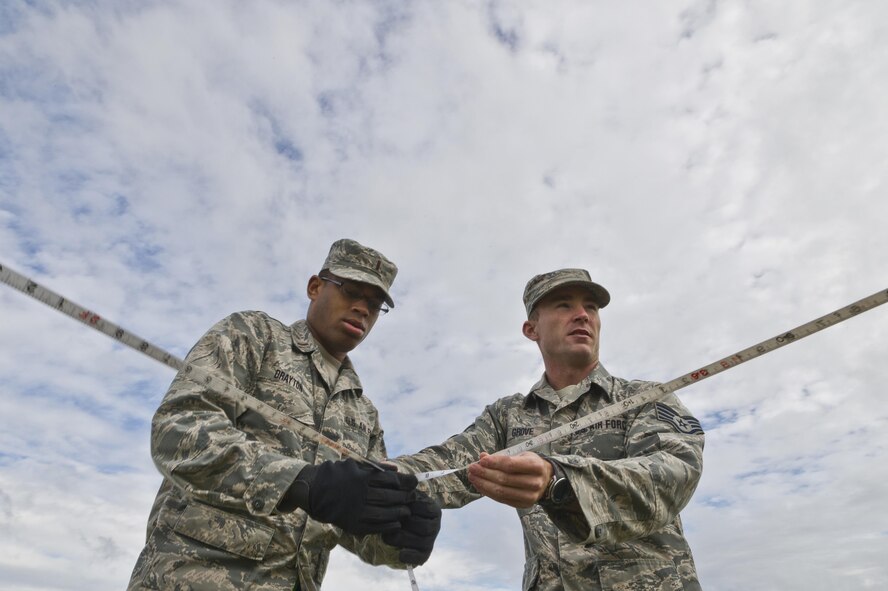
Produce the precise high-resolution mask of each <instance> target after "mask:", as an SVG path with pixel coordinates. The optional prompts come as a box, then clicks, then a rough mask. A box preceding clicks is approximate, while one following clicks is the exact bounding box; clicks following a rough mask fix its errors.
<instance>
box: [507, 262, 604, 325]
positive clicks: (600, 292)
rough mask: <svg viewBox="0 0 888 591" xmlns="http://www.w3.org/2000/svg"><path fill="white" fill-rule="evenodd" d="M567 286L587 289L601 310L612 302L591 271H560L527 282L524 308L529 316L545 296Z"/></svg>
mask: <svg viewBox="0 0 888 591" xmlns="http://www.w3.org/2000/svg"><path fill="white" fill-rule="evenodd" d="M565 285H579V286H582V287H585V288H587V289H588V290H589V291H591V292H592V295H594V296H595V302H596V303H597V304H598V307H599V308H604V307H605V306H606V305H608V303H609V302H610V299H611V296H610V294H609V293H608V291H607V290H606V289H604V288H603V287H602V286H600V285H598V284H597V283H595V282H594V281H592V278H591V277H590V276H589V271H587V270H585V269H559V270H557V271H552V272H550V273H543V274H542V275H537V276H535V277H534V278H533V279H531V280H530V281H528V282H527V286H526V287H525V288H524V307H525V308H526V309H527V316H528V317H530V313H531V312H533V308H534V306H536V305H537V303H538V302H539V301H540V300H541V299H543V296H545V295H546V294H547V293H549V292H550V291H552V290H553V289H555V288H556V287H563V286H565Z"/></svg>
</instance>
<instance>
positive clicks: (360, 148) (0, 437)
mask: <svg viewBox="0 0 888 591" xmlns="http://www.w3.org/2000/svg"><path fill="white" fill-rule="evenodd" d="M112 4H113V5H112ZM886 12H888V9H886V8H884V7H883V6H882V5H880V4H878V3H871V2H861V1H852V2H848V1H844V2H838V1H836V0H827V1H824V2H819V3H817V4H816V6H815V5H812V4H811V3H808V2H791V3H788V4H787V3H783V4H774V3H766V2H758V1H756V2H736V1H728V2H720V3H715V2H710V1H703V0H701V1H684V2H663V3H657V4H656V5H655V6H654V5H650V4H643V5H642V4H640V3H633V2H629V3H622V4H620V5H615V4H613V3H600V2H596V3H588V2H575V1H570V0H561V1H559V2H555V3H552V2H526V3H512V2H488V3H485V4H483V5H478V4H477V3H472V2H450V3H443V4H442V3H411V4H408V5H404V4H403V3H397V2H389V3H386V2H382V3H379V2H373V3H371V2H364V1H355V2H345V3H308V2H297V3H280V2H273V1H266V2H257V3H251V4H250V5H248V6H247V5H244V4H243V3H238V2H215V1H214V2H209V1H205V2H191V3H182V2H176V1H157V2H149V3H142V2H139V3H136V2H130V3H107V2H94V3H91V4H90V3H76V2H64V1H57V2H54V3H44V4H43V5H41V6H40V7H34V6H31V5H28V4H26V3H19V4H11V5H8V6H7V5H4V7H3V8H0V253H2V256H0V258H2V260H0V264H4V265H7V264H8V265H11V266H12V267H13V268H14V269H16V270H18V271H20V272H23V273H26V274H29V275H31V276H33V277H34V278H35V279H36V280H37V281H39V282H41V283H43V284H45V285H47V286H48V287H50V288H52V289H54V290H57V291H59V292H61V293H63V294H64V295H65V296H66V297H69V298H71V299H72V300H73V301H76V302H78V303H80V304H82V305H85V306H87V307H88V308H90V309H92V310H95V311H97V312H98V313H100V314H102V315H103V316H105V317H106V318H108V319H110V320H112V321H114V322H117V323H119V324H121V325H123V326H125V327H126V328H127V329H129V330H131V331H132V332H135V333H136V334H139V335H140V336H143V337H145V338H148V339H149V340H151V341H152V342H155V343H157V344H159V345H161V346H163V347H166V348H168V349H170V350H171V351H172V352H173V353H174V354H176V355H179V356H182V355H184V354H185V352H187V350H188V348H189V347H190V346H191V345H192V344H193V343H194V342H195V340H196V339H197V338H199V336H200V335H201V334H202V333H203V332H204V331H205V330H206V329H207V328H209V326H210V325H211V324H212V323H213V322H215V321H216V320H218V319H219V318H221V317H223V316H224V315H226V314H228V313H230V312H232V311H234V310H239V309H262V310H265V311H267V312H269V313H271V314H272V315H273V316H275V317H277V318H280V319H281V320H284V321H291V320H295V319H297V318H299V317H301V316H302V315H303V314H304V310H305V301H304V300H305V298H304V296H303V293H304V285H305V281H306V279H307V277H308V276H309V275H310V274H311V273H313V272H315V271H316V270H317V268H318V266H319V265H320V262H321V261H322V260H323V258H324V256H325V255H326V251H327V248H328V247H329V244H330V243H331V242H332V241H333V240H335V239H337V238H341V237H345V236H350V237H354V238H356V239H358V240H360V241H362V242H364V243H366V244H369V245H371V246H374V247H376V248H379V249H380V250H382V251H383V252H385V253H386V254H387V255H389V256H390V257H391V258H392V259H393V260H395V261H396V262H397V264H398V265H399V267H400V273H399V276H398V279H397V281H396V283H395V287H394V295H395V299H396V300H397V307H396V309H395V311H394V312H393V313H392V314H390V315H388V316H387V317H385V318H383V319H382V320H381V321H380V322H379V324H378V325H377V327H376V328H375V329H374V333H373V335H372V336H371V337H370V338H369V339H368V341H367V343H366V344H364V345H363V346H362V348H361V349H360V350H358V351H357V352H355V354H354V355H353V358H354V360H355V362H356V365H357V367H358V369H359V371H360V374H361V377H362V380H363V381H364V383H365V386H366V387H367V390H368V393H369V395H370V396H371V398H372V399H373V400H374V401H375V402H376V403H377V405H378V406H379V408H380V411H381V414H382V417H383V423H384V426H385V428H386V433H387V440H388V444H389V449H390V451H392V452H394V453H400V452H408V451H412V450H416V449H418V448H420V447H422V446H425V445H428V444H432V443H437V442H439V441H440V440H441V439H442V438H444V437H446V436H448V435H450V434H452V433H454V432H457V431H459V430H461V429H462V428H463V427H465V425H466V424H468V422H470V421H471V420H472V419H473V418H474V417H475V416H476V415H477V414H478V413H479V412H480V411H481V410H482V408H483V406H484V405H485V404H486V403H488V402H490V401H492V400H494V399H495V398H497V397H499V396H503V395H506V394H511V393H513V392H516V391H521V390H526V388H527V387H528V386H529V385H530V384H532V383H533V381H535V380H536V379H537V378H538V377H539V375H540V373H541V371H542V367H541V364H540V361H539V356H538V353H537V352H536V350H535V349H534V347H533V345H532V343H530V342H528V341H526V340H525V339H524V338H523V337H522V336H521V335H520V325H521V322H522V320H523V318H522V313H523V308H522V306H521V301H520V294H521V292H522V290H523V287H524V284H525V282H526V281H527V279H529V278H530V276H531V275H533V274H535V273H538V272H542V271H546V270H550V269H552V268H557V267H562V266H581V267H586V268H589V269H590V270H591V271H592V273H593V275H595V277H596V278H598V279H600V280H601V282H602V283H604V284H605V285H606V286H607V287H608V288H609V289H610V291H611V292H612V294H613V296H614V299H613V303H612V304H611V306H610V307H608V308H607V309H606V310H604V312H603V314H602V318H603V322H604V328H603V339H604V340H603V346H602V354H603V360H604V363H605V365H606V366H607V367H608V369H610V370H611V371H612V372H613V373H615V374H617V375H621V376H625V377H637V378H645V379H658V380H664V381H665V380H668V379H671V378H674V377H676V376H678V375H681V374H682V373H684V372H686V371H689V370H691V369H694V368H696V367H700V366H701V365H703V364H706V363H709V362H712V361H715V360H717V359H719V358H721V357H724V356H727V355H729V354H731V353H733V352H735V351H738V350H740V349H742V348H744V347H747V346H749V345H752V344H754V343H757V342H759V341H761V340H764V339H766V338H769V337H772V336H774V335H776V334H778V333H780V332H781V331H785V330H788V329H790V328H793V327H795V326H797V325H799V324H801V323H803V322H806V321H808V320H811V319H812V318H815V317H817V316H820V315H823V314H826V313H828V312H831V311H832V310H834V309H836V308H838V307H840V306H843V305H845V304H848V303H850V302H851V301H853V300H855V299H857V298H860V297H863V296H866V295H869V294H870V293H872V292H874V291H876V290H878V289H884V288H885V287H888V286H886V285H885V284H884V283H885V277H884V262H883V257H882V256H880V255H881V252H882V251H884V250H885V249H886V247H888V240H886V238H885V232H884V229H883V227H882V226H884V220H885V219H886V215H888V210H886V205H885V200H884V199H883V198H882V193H883V192H884V191H883V189H884V186H885V180H884V171H883V169H884V165H883V164H884V162H885V159H886V155H888V139H886V138H888V133H886V131H888V129H886V127H888V116H886V114H885V110H884V108H882V103H883V102H884V99H883V96H884V95H885V92H884V90H885V89H884V86H885V84H886V82H885V80H886V76H885V73H886V69H888V58H886V55H888V53H886V41H885V40H884V35H882V34H881V33H882V31H881V29H880V25H879V23H882V22H885V18H886V16H888V15H886ZM886 312H888V311H886V310H883V309H878V310H875V311H873V312H868V313H866V314H865V315H863V316H861V317H860V318H855V319H852V320H850V321H848V322H847V323H844V324H842V325H841V326H838V327H835V328H830V329H829V330H827V331H825V332H824V333H822V334H818V335H814V336H811V337H810V339H808V340H806V341H804V342H802V343H799V344H794V345H793V346H792V347H789V348H787V349H783V350H781V351H778V352H775V353H773V354H771V355H769V356H767V357H766V358H762V359H757V360H754V361H751V362H750V363H749V364H747V365H744V366H742V367H738V368H737V369H734V370H732V371H731V372H728V373H726V374H724V375H719V376H715V377H713V378H712V379H711V380H708V381H706V382H705V383H701V384H699V385H695V386H693V387H692V388H689V389H687V390H685V391H683V392H682V393H681V396H682V398H683V400H684V401H685V402H686V403H687V405H688V406H689V407H690V408H691V409H692V410H693V411H694V412H695V413H696V414H697V415H698V416H699V417H700V418H701V419H702V420H703V421H704V425H705V426H706V427H707V428H708V439H707V447H706V468H705V470H704V476H703V480H702V482H701V484H700V488H699V489H698V491H697V493H696V495H695V497H694V500H693V502H692V503H691V505H690V506H689V507H688V508H687V509H686V510H685V512H684V514H683V518H684V523H685V526H686V528H687V530H688V535H689V538H690V541H691V544H692V547H693V549H694V552H695V555H696V558H697V563H698V569H699V571H700V575H701V578H702V581H703V584H704V586H705V587H707V588H717V589H725V590H731V589H746V588H755V589H780V590H786V589H833V588H848V589H878V588H883V587H885V586H886V584H888V570H886V568H885V566H884V564H883V563H884V560H883V557H884V555H885V554H886V551H888V520H886V518H885V517H884V511H882V510H881V507H880V505H879V503H880V499H883V498H884V497H885V495H886V488H885V484H884V482H885V480H886V476H888V471H886V469H885V468H884V466H886V465H888V463H886V453H888V451H886V450H888V441H886V436H885V435H884V433H885V432H886V430H885V428H884V427H885V424H886V421H888V413H886V412H885V411H884V410H883V407H884V404H882V396H881V391H882V384H884V383H885V382H886V380H888V374H886V370H885V365H884V362H883V361H882V359H883V357H884V348H885V347H884V344H883V339H882V337H881V335H882V334H884V333H885V328H886V323H888V316H886ZM171 377H172V376H171V375H170V371H169V370H167V369H166V368H163V367H160V366H157V365H156V364H153V363H151V362H149V361H147V360H146V359H143V358H140V357H139V356H138V355H136V354H135V353H134V352H132V351H129V350H127V349H122V348H120V347H118V346H117V345H116V344H114V343H113V342H112V341H111V340H109V339H105V338H104V337H101V336H99V335H97V334H92V333H90V332H89V331H87V330H86V329H85V328H84V327H83V326H81V325H79V324H77V323H74V322H72V321H71V320H69V319H65V318H63V317H61V316H60V315H58V314H56V313H54V312H52V311H51V310H50V309H49V308H47V307H45V306H42V305H40V304H38V303H36V302H33V301H30V300H28V299H26V298H25V297H24V296H23V295H21V294H19V293H17V292H14V291H13V290H11V289H5V288H3V289H0V384H2V385H0V413H2V415H3V416H4V417H7V422H6V424H5V426H4V429H2V432H0V548H2V549H3V552H0V556H3V557H4V558H3V559H2V560H0V573H2V574H0V581H2V582H0V589H39V590H45V589H61V588H65V589H90V590H94V589H119V588H120V587H121V586H122V585H123V584H124V583H125V581H126V580H127V577H128V575H129V571H130V569H131V568H132V564H133V563H134V561H135V558H136V555H137V553H138V552H139V550H140V546H141V543H142V538H143V531H144V525H145V519H146V517H147V514H148V510H149V508H150V504H151V501H152V499H153V495H154V492H155V489H156V486H157V484H158V483H159V477H158V476H157V474H156V473H155V472H154V470H153V468H152V465H151V461H150V457H149V456H148V425H149V421H150V417H151V414H152V412H153V410H154V408H155V407H156V405H157V403H158V401H159V399H160V397H161V395H162V393H163V391H164V389H165V387H166V385H167V383H168V382H169V380H170V379H171ZM521 561H522V546H521V533H520V528H519V525H518V521H517V519H516V518H515V516H514V513H513V512H512V511H510V510H507V509H505V508H499V507H493V505H492V503H490V502H489V501H481V502H479V503H475V504H473V505H472V506H470V507H468V508H465V509H462V510H459V511H455V512H448V513H446V514H445V524H444V530H443V532H442V536H441V538H440V539H439V542H438V545H437V549H436V554H435V556H434V557H433V559H432V560H431V561H430V563H429V564H428V565H427V566H424V567H423V568H421V569H418V571H417V576H418V577H419V581H420V586H421V588H422V589H424V591H434V590H435V589H460V588H465V589H469V588H472V589H477V588H485V589H491V590H492V589H514V588H516V587H518V586H519V581H520V577H521V568H520V564H521ZM83 565H89V566H88V568H83ZM367 581H372V582H373V586H374V588H379V589H387V588H392V589H395V588H398V589H404V588H406V586H407V584H406V575H404V573H400V572H393V571H387V570H384V569H371V568H370V567H367V566H365V565H361V564H360V563H358V562H357V561H356V560H354V559H351V558H349V557H347V556H346V555H345V553H342V552H337V553H336V554H335V555H334V558H333V560H332V562H331V566H330V571H329V575H328V586H330V588H350V587H352V586H355V585H356V584H358V582H361V583H363V584H365V586H366V582H367Z"/></svg>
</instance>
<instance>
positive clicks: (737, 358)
mask: <svg viewBox="0 0 888 591" xmlns="http://www.w3.org/2000/svg"><path fill="white" fill-rule="evenodd" d="M0 281H2V282H3V283H6V284H8V285H10V286H12V287H14V288H16V289H18V290H20V291H21V292H23V293H25V294H26V295H29V296H31V297H33V298H35V299H37V300H39V301H41V302H43V303H44V304H46V305H48V306H50V307H52V308H54V309H56V310H59V311H60V312H62V313H64V314H67V315H68V316H70V317H72V318H74V319H76V320H79V321H81V322H82V323H84V324H86V325H87V326H89V327H90V328H93V329H95V330H98V331H99V332H102V333H104V334H106V335H108V336H110V337H112V338H114V339H116V340H118V341H120V342H122V343H124V344H125V345H128V346H129V347H132V348H133V349H135V350H137V351H139V352H140V353H143V354H145V355H147V356H149V357H151V358H153V359H155V360H157V361H160V362H161V363H164V364H165V365H168V366H170V367H172V368H173V369H176V370H184V371H185V373H186V374H188V375H189V377H191V379H193V380H195V381H196V382H198V383H203V384H205V385H206V386H207V387H209V388H211V389H213V390H214V391H215V392H217V393H219V394H222V395H223V396H226V397H228V398H229V399H230V400H233V401H235V402H239V403H241V404H243V405H244V406H245V407H246V408H249V409H250V410H252V411H254V412H256V413H258V414H260V415H262V416H263V417H265V418H266V419H268V420H269V421H272V422H275V423H277V424H280V425H283V426H285V427H288V428H290V429H293V430H294V431H296V432H297V433H299V434H300V435H303V436H304V437H307V438H309V439H311V440H313V441H317V442H319V443H322V444H324V445H326V446H328V447H330V448H332V449H335V450H336V451H338V452H340V453H341V454H342V455H344V456H347V457H349V458H353V459H355V460H358V461H362V462H366V463H369V464H372V465H373V466H375V467H376V468H379V469H382V467H381V466H379V465H378V464H376V463H375V462H372V461H371V460H369V459H367V458H365V457H363V456H361V455H359V454H356V453H354V452H352V451H351V450H349V449H347V448H345V447H344V446H342V445H340V444H339V443H337V442H335V441H333V440H331V439H329V438H327V437H325V436H324V435H321V434H320V433H318V432H317V431H315V430H314V429H311V428H310V427H307V426H305V425H303V424H302V423H299V422H298V421H296V420H294V419H292V418H291V417H290V416H289V415H287V414H285V413H283V412H281V411H279V410H277V409H275V408H273V407H271V406H269V405H268V404H266V403H264V402H262V401H260V400H258V399H256V398H254V397H252V396H250V395H249V394H247V393H246V392H244V391H242V390H240V389H238V388H237V387H235V386H234V385H232V384H229V383H228V382H226V381H224V380H222V379H219V378H217V377H215V376H213V375H211V374H210V373H209V372H207V371H205V370H203V369H202V368H199V367H195V366H193V365H190V364H188V365H186V364H185V363H184V361H182V360H181V359H178V358H177V357H174V356H173V355H171V354H169V353H167V352H166V351H164V350H162V349H160V348H159V347H157V346H155V345H152V344H151V343H149V342H148V341H146V340H144V339H141V338H139V337H137V336H136V335H133V334H131V333H128V332H127V331H125V330H124V329H122V328H121V327H119V326H117V325H116V324H113V323H111V322H108V321H107V320H104V319H103V318H102V317H101V316H99V315H98V314H95V313H94V312H91V311H89V310H87V309H86V308H83V307H82V306H79V305H77V304H75V303H74V302H72V301H70V300H68V299H66V298H64V297H62V296H60V295H59V294H57V293H55V292H53V291H51V290H49V289H47V288H45V287H43V286H41V285H38V284H37V283H36V282H34V281H32V280H31V279H28V278H27V277H25V276H24V275H20V274H18V273H16V272H15V271H13V270H11V269H9V268H8V267H6V266H4V265H0ZM886 302H888V289H886V290H882V291H878V292H876V293H874V294H873V295H871V296H868V297H865V298H863V299H861V300H858V301H856V302H854V303H852V304H849V305H847V306H845V307H843V308H839V309H838V310H836V311H834V312H831V313H829V314H826V315H825V316H821V317H820V318H816V319H814V320H812V321H810V322H806V323H805V324H802V325H800V326H798V327H796V328H793V329H791V330H789V331H786V332H783V333H781V334H779V335H777V336H775V337H772V338H770V339H767V340H764V341H762V342H761V343H758V344H757V345H753V346H751V347H747V348H746V349H743V350H741V351H739V352H737V353H734V354H733V355H729V356H727V357H724V358H722V359H719V360H718V361H715V362H713V363H710V364H709V365H705V366H703V367H701V368H699V369H696V370H694V371H691V372H688V373H686V374H685V375H683V376H680V377H677V378H675V379H674V380H671V381H669V382H666V383H664V384H661V385H659V386H656V387H654V388H650V389H648V390H645V391H643V392H640V393H638V394H634V395H632V396H630V397H628V398H626V399H624V400H621V401H620V402H617V403H615V404H611V405H610V406H607V407H605V408H602V409H601V410H598V411H596V412H594V413H591V414H588V415H585V416H584V417H582V418H580V419H577V420H575V421H572V422H570V423H567V424H565V425H562V426H561V427H558V428H556V429H552V430H551V431H547V432H545V433H542V434H540V435H538V436H536V437H532V438H530V439H528V440H526V441H523V442H521V443H519V444H518V445H513V446H512V447H509V448H506V449H503V450H500V451H498V452H496V454H494V455H506V456H515V455H518V454H520V453H523V452H525V451H530V450H533V449H537V448H539V447H542V446H543V445H546V444H547V443H551V442H553V441H556V440H558V439H561V438H562V437H566V436H568V435H570V434H572V433H574V432H575V431H579V430H581V429H585V428H586V427H589V426H591V425H593V424H595V423H598V422H600V421H603V420H605V419H610V418H613V417H615V416H618V415H621V414H623V413H625V412H626V411H628V410H629V409H632V408H637V407H639V406H643V405H645V404H649V403H651V402H653V401H655V400H658V399H660V398H662V397H663V396H665V395H666V394H669V393H670V392H675V391H676V390H679V389H681V388H684V387H685V386H690V385H691V384H694V383H697V382H700V381H702V380H704V379H706V378H709V377H711V376H714V375H715V374H718V373H721V372H723V371H726V370H728V369H731V368H734V367H737V366H738V365H740V364H741V363H746V362H747V361H750V360H752V359H755V358H757V357H761V356H762V355H766V354H768V353H770V352H771V351H774V350H776V349H779V348H780V347H785V346H786V345H789V344H790V343H794V342H796V341H799V340H801V339H803V338H805V337H807V336H810V335H812V334H814V333H815V332H819V331H821V330H823V329H825V328H829V327H830V326H833V325H835V324H838V323H840V322H843V321H845V320H848V319H849V318H852V317H854V316H857V315H859V314H862V313H863V312H866V311H868V310H871V309H873V308H875V307H876V306H880V305H882V304H884V303H886ZM465 469H466V466H463V467H461V468H454V469H451V470H437V471H432V472H421V473H419V474H417V475H416V477H417V479H418V480H420V481H425V480H431V479H433V478H439V477H441V476H445V475H447V474H452V473H454V472H458V471H460V470H465ZM407 573H408V576H409V577H410V585H411V588H412V589H413V591H419V587H418V586H417V583H416V578H415V576H414V574H413V569H412V568H410V567H408V569H407Z"/></svg>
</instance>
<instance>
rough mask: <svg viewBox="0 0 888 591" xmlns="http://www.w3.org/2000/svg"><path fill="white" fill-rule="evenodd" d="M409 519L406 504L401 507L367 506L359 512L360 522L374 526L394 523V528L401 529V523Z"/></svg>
mask: <svg viewBox="0 0 888 591" xmlns="http://www.w3.org/2000/svg"><path fill="white" fill-rule="evenodd" d="M408 519H410V510H409V509H408V508H407V507H406V506H402V507H367V509H366V510H365V511H364V512H363V513H362V514H361V519H360V521H361V523H365V524H372V525H375V526H385V527H387V524H392V523H394V524H396V525H397V527H396V528H394V529H401V523H402V522H403V521H405V520H408Z"/></svg>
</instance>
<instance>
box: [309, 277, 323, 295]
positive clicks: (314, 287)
mask: <svg viewBox="0 0 888 591" xmlns="http://www.w3.org/2000/svg"><path fill="white" fill-rule="evenodd" d="M322 283H323V281H321V278H320V277H318V276H317V275H312V276H311V277H309V279H308V285H307V286H306V287H305V294H306V295H307V296H308V299H310V300H311V301H315V300H316V299H317V298H318V294H319V293H320V291H321V284H322Z"/></svg>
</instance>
